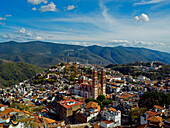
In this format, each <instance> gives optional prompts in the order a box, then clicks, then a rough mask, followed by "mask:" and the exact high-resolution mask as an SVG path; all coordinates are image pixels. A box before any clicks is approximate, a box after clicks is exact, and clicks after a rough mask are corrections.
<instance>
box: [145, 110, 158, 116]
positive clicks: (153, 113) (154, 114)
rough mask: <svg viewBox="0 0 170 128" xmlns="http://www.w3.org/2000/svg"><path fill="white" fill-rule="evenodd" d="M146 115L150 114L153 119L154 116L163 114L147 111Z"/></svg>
mask: <svg viewBox="0 0 170 128" xmlns="http://www.w3.org/2000/svg"><path fill="white" fill-rule="evenodd" d="M146 113H148V114H149V117H152V116H156V115H159V114H161V113H156V112H152V111H146Z"/></svg>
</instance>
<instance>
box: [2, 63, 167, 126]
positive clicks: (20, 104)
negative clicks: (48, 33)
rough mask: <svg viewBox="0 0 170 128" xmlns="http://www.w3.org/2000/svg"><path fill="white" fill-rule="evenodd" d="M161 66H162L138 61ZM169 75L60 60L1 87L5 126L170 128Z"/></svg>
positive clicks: (151, 67) (3, 124) (142, 67)
mask: <svg viewBox="0 0 170 128" xmlns="http://www.w3.org/2000/svg"><path fill="white" fill-rule="evenodd" d="M138 68H141V69H142V70H150V69H152V70H157V69H159V68H161V66H157V67H155V66H153V62H151V66H150V67H146V66H139V67H138ZM169 89H170V79H163V80H151V79H150V78H147V77H146V76H142V75H140V76H138V77H134V76H132V75H125V74H122V73H120V72H119V71H115V70H112V69H111V68H104V67H102V66H99V65H94V64H81V63H79V62H68V63H59V64H56V65H53V66H51V67H50V68H49V69H48V70H46V71H44V72H42V73H39V74H37V75H36V76H34V77H32V78H31V79H29V80H25V81H23V82H20V83H19V84H17V85H14V86H12V87H8V88H1V89H0V127H2V128H3V127H4V128H7V127H9V128H14V127H15V128H34V127H35V128H152V127H155V128H160V127H164V128H169V127H170V94H169Z"/></svg>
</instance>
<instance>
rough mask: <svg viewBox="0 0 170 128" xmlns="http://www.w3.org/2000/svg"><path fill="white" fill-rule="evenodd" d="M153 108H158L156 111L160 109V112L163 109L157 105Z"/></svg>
mask: <svg viewBox="0 0 170 128" xmlns="http://www.w3.org/2000/svg"><path fill="white" fill-rule="evenodd" d="M154 108H158V109H161V110H163V109H164V108H163V107H161V106H159V105H154Z"/></svg>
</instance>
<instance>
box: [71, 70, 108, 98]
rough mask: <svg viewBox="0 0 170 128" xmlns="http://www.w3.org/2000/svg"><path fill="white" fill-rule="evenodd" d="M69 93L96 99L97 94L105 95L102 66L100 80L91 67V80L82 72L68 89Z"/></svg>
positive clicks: (104, 79)
mask: <svg viewBox="0 0 170 128" xmlns="http://www.w3.org/2000/svg"><path fill="white" fill-rule="evenodd" d="M69 91H70V92H71V93H74V94H76V95H79V96H82V97H85V98H93V99H96V98H97V97H98V95H105V93H106V72H105V70H104V69H103V68H102V69H101V76H100V80H99V79H98V72H97V70H96V69H93V78H92V80H89V79H87V78H86V77H85V76H83V74H82V75H81V76H80V77H79V79H78V81H77V82H76V83H75V84H74V86H73V87H72V88H70V90H69Z"/></svg>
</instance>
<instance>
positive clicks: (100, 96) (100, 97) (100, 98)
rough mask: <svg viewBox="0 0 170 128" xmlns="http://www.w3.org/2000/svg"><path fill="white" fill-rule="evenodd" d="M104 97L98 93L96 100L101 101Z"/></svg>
mask: <svg viewBox="0 0 170 128" xmlns="http://www.w3.org/2000/svg"><path fill="white" fill-rule="evenodd" d="M105 99H106V97H105V96H104V95H99V96H98V97H97V100H99V101H101V102H102V101H103V100H105Z"/></svg>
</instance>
